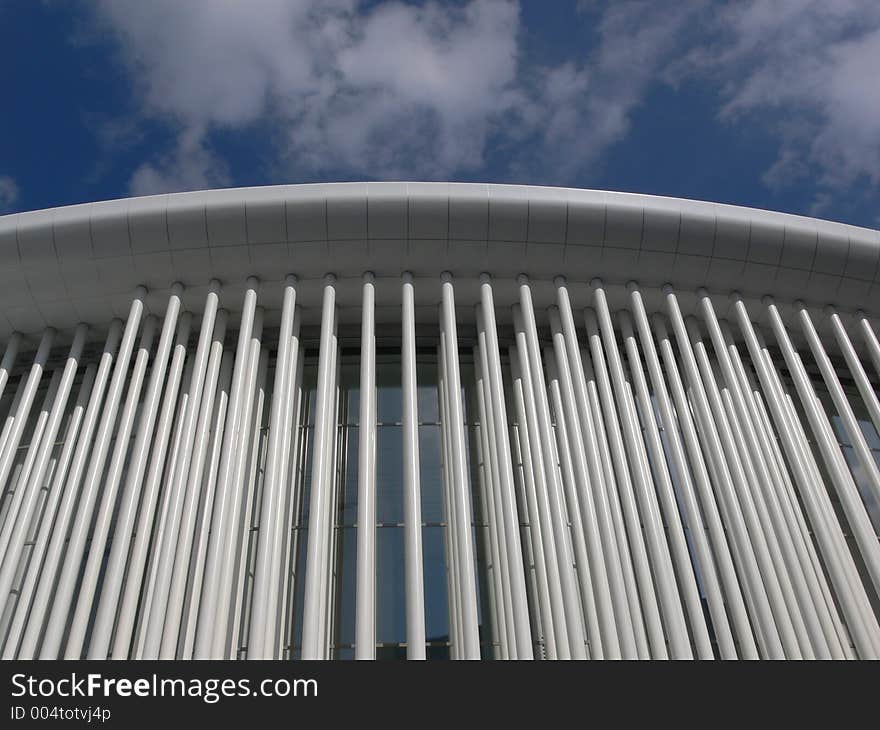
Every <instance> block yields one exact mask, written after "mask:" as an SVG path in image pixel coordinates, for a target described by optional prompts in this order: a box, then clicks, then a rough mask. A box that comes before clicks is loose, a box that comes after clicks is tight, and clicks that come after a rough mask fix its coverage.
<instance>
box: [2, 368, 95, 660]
mask: <svg viewBox="0 0 880 730" xmlns="http://www.w3.org/2000/svg"><path fill="white" fill-rule="evenodd" d="M96 371H97V365H95V363H89V365H87V366H86V369H85V372H84V373H83V378H82V383H81V384H80V388H79V394H78V396H77V399H76V403H75V404H74V406H73V409H72V411H71V413H70V418H69V419H68V422H67V428H66V429H65V432H64V441H63V446H62V447H61V454H60V455H59V457H58V463H57V465H56V467H55V471H54V473H53V474H52V481H51V484H50V485H49V493H48V495H47V497H46V501H45V504H44V506H43V514H42V517H41V520H40V528H39V532H38V533H37V536H36V538H35V540H34V546H33V549H32V550H31V554H30V560H29V563H28V570H27V573H26V574H25V579H24V582H23V584H22V586H21V588H20V589H19V592H18V601H17V602H16V605H15V614H14V616H13V617H12V622H11V624H10V628H9V632H8V634H7V636H6V643H5V646H4V648H3V654H2V658H3V659H14V658H16V656H17V654H18V646H19V643H20V642H21V639H22V638H23V636H24V630H25V627H26V625H27V619H28V614H29V613H30V608H31V601H32V599H33V597H34V591H35V590H36V588H37V583H38V581H39V578H40V574H41V572H42V567H43V558H44V556H45V555H46V549H47V548H48V546H49V541H50V538H51V536H52V529H53V526H54V524H55V518H56V515H57V514H58V505H59V504H60V502H61V498H62V496H63V492H64V484H65V480H66V478H67V471H68V469H69V467H70V462H71V459H72V458H73V453H74V450H75V448H76V445H77V437H78V435H79V429H80V426H81V425H82V422H83V416H84V414H85V410H86V406H87V405H88V401H89V396H90V395H91V392H92V386H93V384H94V382H95V373H96ZM22 658H23V659H32V658H33V655H32V654H29V655H28V656H23V657H22Z"/></svg>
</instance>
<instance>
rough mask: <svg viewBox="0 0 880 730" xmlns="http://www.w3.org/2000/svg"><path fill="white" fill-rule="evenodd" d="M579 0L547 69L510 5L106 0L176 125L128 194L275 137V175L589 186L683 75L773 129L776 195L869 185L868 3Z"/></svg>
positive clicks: (872, 1)
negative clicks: (653, 98) (578, 27)
mask: <svg viewBox="0 0 880 730" xmlns="http://www.w3.org/2000/svg"><path fill="white" fill-rule="evenodd" d="M579 6H580V9H581V10H582V11H583V14H582V15H581V20H582V21H583V23H584V24H585V26H584V28H583V30H582V31H573V37H574V38H575V39H576V37H577V36H576V34H577V33H578V32H583V33H584V34H585V35H586V31H589V36H590V38H589V42H587V41H585V42H584V43H583V44H582V45H580V46H578V45H577V43H576V42H575V43H572V46H571V48H572V50H571V51H570V52H569V53H568V54H566V57H564V58H563V59H562V60H559V61H556V62H554V63H553V64H549V65H547V64H545V65H541V64H540V63H538V62H536V61H535V59H533V58H529V57H526V48H527V44H526V43H525V42H524V40H525V39H526V37H527V34H528V33H529V32H531V31H530V29H529V28H527V27H524V26H523V24H522V20H521V14H520V7H519V3H518V2H516V1H515V0H465V1H464V2H455V3H452V2H442V1H441V0H427V1H426V2H423V3H418V4H416V3H407V2H401V1H398V0H391V1H390V2H381V3H373V2H370V3H367V2H363V1H361V0H324V1H321V2H319V1H318V0H295V1H291V0H251V2H248V3H238V2H226V1H225V0H224V1H221V0H188V1H187V2H184V3H181V2H179V1H178V0H153V1H152V2H149V3H144V2H140V1H139V0H101V1H100V2H99V3H98V4H97V5H96V6H95V8H96V11H95V18H96V22H97V26H98V27H99V28H100V29H102V31H103V32H104V33H105V35H106V36H108V37H110V38H112V39H115V41H116V42H117V43H116V46H117V48H118V52H119V57H120V59H121V61H122V62H123V63H124V65H125V66H126V67H127V68H128V69H129V73H130V77H131V79H132V88H133V89H134V98H135V100H136V103H137V116H138V118H139V119H140V120H142V121H150V122H153V121H156V120H159V121H160V122H163V123H164V124H165V125H166V126H167V128H168V129H170V130H173V132H174V137H173V139H174V140H175V141H174V143H173V144H172V145H170V146H169V147H168V148H167V149H158V150H156V151H155V152H154V153H153V154H152V156H151V157H150V158H148V159H146V160H144V161H143V163H142V164H141V165H140V167H138V168H137V169H136V170H135V171H134V173H133V175H132V178H131V181H130V187H131V191H132V192H134V193H136V194H143V193H151V192H166V191H171V190H181V189H193V188H205V187H213V186H222V185H227V184H230V183H231V182H233V181H234V176H233V175H232V173H231V172H230V168H229V161H228V160H227V159H225V158H224V154H223V149H222V145H220V144H218V143H217V139H218V133H221V134H222V133H225V132H233V133H238V134H243V135H247V134H260V135H262V136H263V137H264V138H265V137H266V136H267V135H268V136H269V137H271V140H270V141H271V144H272V145H273V147H274V149H275V150H276V157H275V160H274V161H273V162H272V163H269V165H270V167H272V169H267V170H265V171H264V172H265V175H266V177H267V178H269V177H277V176H280V177H288V178H292V179H303V178H308V179H314V178H321V177H322V176H326V175H336V176H338V175H340V174H342V175H348V176H351V177H353V178H354V177H377V178H386V179H387V178H398V179H400V178H409V179H412V178H426V179H437V178H456V177H462V176H468V175H470V176H474V175H476V176H479V174H480V173H481V172H482V171H484V170H486V169H487V166H488V165H489V164H490V161H491V162H492V164H493V165H494V166H493V168H492V169H493V171H494V174H495V177H498V176H499V175H501V176H505V175H506V176H507V177H510V178H515V179H520V180H541V181H552V182H556V183H565V182H569V181H572V180H575V179H580V180H583V179H584V177H585V175H586V176H587V177H588V176H589V175H588V171H590V170H593V169H595V167H596V166H597V164H600V163H601V161H602V157H603V155H604V154H605V153H606V152H607V150H608V149H609V148H610V147H612V146H613V145H614V144H616V143H618V142H620V141H621V140H623V139H625V137H626V135H627V133H628V131H629V129H630V125H631V119H632V116H633V114H634V112H635V111H636V110H637V109H638V108H639V107H640V105H642V104H643V103H644V102H645V100H646V98H647V97H648V95H649V92H650V90H651V88H652V86H653V85H655V84H661V83H664V82H672V83H690V82H691V81H693V80H694V79H699V80H700V81H702V82H704V83H708V84H709V87H710V88H714V89H715V90H716V91H717V94H718V105H717V116H718V118H719V119H720V120H722V122H726V123H729V124H731V126H732V127H733V125H735V124H736V123H738V122H739V121H741V120H744V119H749V120H757V121H758V123H759V124H760V125H762V126H763V128H764V129H768V130H770V133H771V134H772V135H775V136H776V138H777V139H778V145H779V154H778V158H777V160H776V162H775V163H774V164H773V165H772V166H771V167H770V168H769V169H768V170H767V171H766V173H765V175H764V183H765V184H766V185H768V186H770V187H771V188H777V189H784V188H786V187H787V186H791V185H792V184H793V183H801V182H803V181H804V180H809V185H810V186H812V188H813V189H814V190H815V193H814V208H815V209H816V210H817V211H818V210H820V209H821V208H822V206H823V205H826V204H827V201H833V200H834V199H835V197H837V196H839V194H840V191H841V190H847V189H852V188H853V187H855V186H858V185H859V184H862V183H863V185H862V187H863V188H865V189H867V190H873V191H875V192H876V190H877V189H878V187H880V84H877V83H876V78H875V76H876V68H877V66H878V63H880V4H878V3H877V2H876V0H737V1H736V2H711V0H681V1H680V2H676V3H656V2H652V1H651V0H619V1H617V2H614V3H606V2H598V1H597V0H582V2H581V3H579ZM570 40H571V39H570ZM676 143H678V144H681V143H682V141H681V140H677V141H676ZM499 150H501V151H502V154H501V155H500V157H501V158H502V159H501V162H500V163H499V162H498V159H491V160H490V158H491V156H492V155H493V153H497V152H498V151H499ZM254 164H255V165H259V164H263V165H266V164H267V163H265V162H264V161H263V162H261V161H258V160H255V161H254ZM279 171H280V173H279Z"/></svg>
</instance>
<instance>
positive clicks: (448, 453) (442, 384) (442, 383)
mask: <svg viewBox="0 0 880 730" xmlns="http://www.w3.org/2000/svg"><path fill="white" fill-rule="evenodd" d="M447 380H448V378H447V375H446V338H445V336H444V334H443V329H442V327H441V329H440V344H439V345H438V347H437V386H438V387H437V396H438V405H439V413H440V438H441V443H442V454H443V464H442V470H443V515H444V518H445V521H446V530H445V533H444V534H445V542H444V545H445V548H446V577H447V587H448V589H447V595H448V602H449V644H450V658H452V659H461V657H462V654H463V650H462V646H461V636H462V632H461V572H460V571H459V569H458V564H459V560H458V547H457V545H458V540H457V534H458V533H457V531H456V525H455V510H454V509H453V507H452V505H453V499H454V498H453V495H452V493H453V491H454V489H455V486H454V481H453V479H454V478H453V476H452V462H453V458H452V437H451V435H450V423H449V389H448V388H447Z"/></svg>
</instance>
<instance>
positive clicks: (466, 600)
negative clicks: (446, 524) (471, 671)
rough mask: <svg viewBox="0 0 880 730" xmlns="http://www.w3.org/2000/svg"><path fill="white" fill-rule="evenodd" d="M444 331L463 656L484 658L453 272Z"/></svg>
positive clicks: (445, 281)
mask: <svg viewBox="0 0 880 730" xmlns="http://www.w3.org/2000/svg"><path fill="white" fill-rule="evenodd" d="M441 281H442V296H443V301H442V304H441V331H442V333H443V335H442V336H443V337H444V340H445V360H446V361H445V366H446V378H447V383H446V387H447V390H448V400H449V403H448V405H449V410H448V412H447V415H448V416H449V438H450V442H451V444H450V445H451V452H452V464H451V465H450V466H451V469H450V471H451V473H452V480H451V481H452V486H453V493H452V497H453V500H452V502H453V503H452V509H453V510H454V512H455V520H456V532H457V535H456V541H457V551H458V571H459V578H460V580H461V621H462V637H461V639H462V657H461V658H463V659H479V658H480V638H479V634H478V626H477V616H478V613H477V580H476V575H475V572H474V571H475V561H474V541H473V526H472V522H471V506H470V491H469V489H468V486H469V480H468V475H467V461H466V451H465V437H464V418H463V416H462V405H461V374H460V372H459V366H458V329H457V326H456V321H455V291H454V288H453V285H452V275H451V274H450V273H449V272H444V273H443V274H442V275H441Z"/></svg>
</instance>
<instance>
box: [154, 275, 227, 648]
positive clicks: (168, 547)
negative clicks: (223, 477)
mask: <svg viewBox="0 0 880 730" xmlns="http://www.w3.org/2000/svg"><path fill="white" fill-rule="evenodd" d="M219 291H220V282H218V281H216V280H212V281H211V283H210V285H209V288H208V296H207V298H206V299H205V308H204V312H203V314H202V323H201V328H200V331H199V340H198V344H197V346H196V352H195V357H194V358H193V360H192V363H193V366H192V375H191V377H190V380H189V387H188V392H187V406H186V412H185V414H184V416H183V420H182V421H181V423H180V434H179V445H178V446H177V447H176V448H175V451H176V456H175V458H174V469H173V470H172V471H171V473H170V474H167V475H166V479H167V480H168V484H167V486H166V487H165V493H166V494H167V499H166V501H165V505H164V507H163V510H164V511H165V514H166V515H167V521H166V520H163V524H162V535H161V540H159V541H158V542H156V543H155V547H154V553H153V555H154V559H153V565H154V567H155V572H154V574H153V578H152V581H153V585H154V589H152V590H151V591H150V598H151V600H150V602H149V603H147V602H145V604H144V613H145V615H144V616H143V618H142V621H141V623H142V626H141V629H140V630H141V636H142V654H143V656H144V658H147V659H153V658H156V657H158V655H159V648H160V645H161V643H162V630H163V627H164V624H165V609H166V607H167V602H168V586H169V584H170V582H171V575H172V571H173V569H174V560H175V552H176V549H177V538H178V535H179V532H180V521H181V517H182V512H183V509H184V503H185V500H186V492H187V477H188V476H189V466H190V459H191V456H192V451H193V442H194V440H195V438H196V425H197V422H198V418H199V410H200V405H201V402H202V391H203V390H204V383H205V377H206V370H207V367H208V358H209V356H210V354H211V350H212V341H213V339H214V329H215V324H218V325H219V326H218V327H217V335H218V339H220V338H222V337H225V335H226V317H227V315H226V313H225V312H223V313H222V315H221V316H220V317H219V323H218V322H217V320H218V317H217V308H218V304H219V297H218V293H219Z"/></svg>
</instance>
